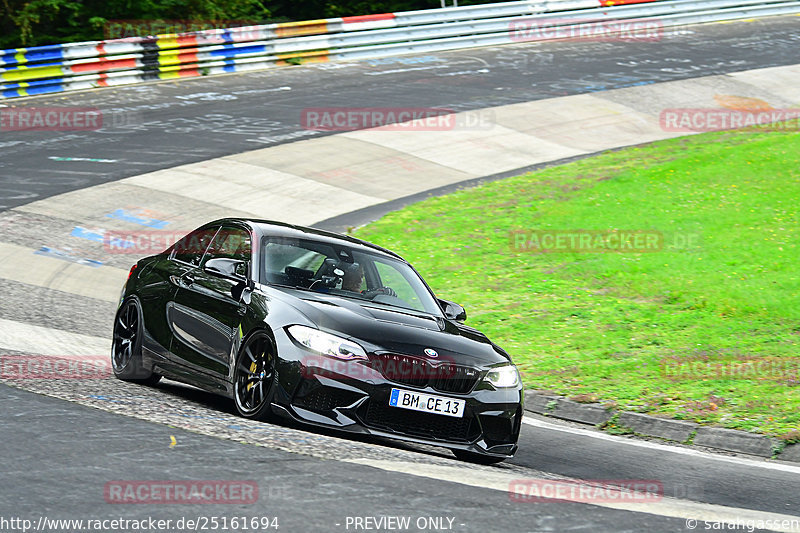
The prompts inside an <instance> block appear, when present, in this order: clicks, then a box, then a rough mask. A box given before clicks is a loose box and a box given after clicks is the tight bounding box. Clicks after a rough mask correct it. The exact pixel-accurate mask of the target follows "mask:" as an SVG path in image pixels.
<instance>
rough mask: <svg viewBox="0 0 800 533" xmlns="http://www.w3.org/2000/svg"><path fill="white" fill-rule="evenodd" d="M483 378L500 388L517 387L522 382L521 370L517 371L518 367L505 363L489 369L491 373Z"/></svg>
mask: <svg viewBox="0 0 800 533" xmlns="http://www.w3.org/2000/svg"><path fill="white" fill-rule="evenodd" d="M483 380H484V381H488V382H489V383H491V384H492V385H494V386H495V387H497V388H499V389H502V388H507V387H516V386H517V385H519V383H520V380H519V372H518V371H517V367H516V366H514V365H505V366H498V367H497V368H493V369H491V370H490V371H489V373H487V374H486V377H485V378H483Z"/></svg>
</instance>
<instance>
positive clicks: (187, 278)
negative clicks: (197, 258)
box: [183, 274, 194, 285]
mask: <svg viewBox="0 0 800 533" xmlns="http://www.w3.org/2000/svg"><path fill="white" fill-rule="evenodd" d="M183 282H184V283H186V285H191V284H192V283H194V278H193V277H192V276H190V275H188V274H187V275H186V276H183Z"/></svg>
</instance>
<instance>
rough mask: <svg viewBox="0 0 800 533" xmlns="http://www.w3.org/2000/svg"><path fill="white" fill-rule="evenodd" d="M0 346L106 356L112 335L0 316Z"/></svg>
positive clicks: (45, 352) (29, 351) (28, 351)
mask: <svg viewBox="0 0 800 533" xmlns="http://www.w3.org/2000/svg"><path fill="white" fill-rule="evenodd" d="M2 350H13V351H15V352H22V353H24V354H30V355H49V356H54V357H64V358H68V357H75V356H84V355H91V356H97V355H103V356H106V355H108V354H110V353H111V339H104V338H102V337H92V336H89V335H81V334H79V333H70V332H69V331H63V330H60V329H52V328H45V327H42V326H33V325H31V324H24V323H22V322H14V321H13V320H7V319H5V318H0V351H2Z"/></svg>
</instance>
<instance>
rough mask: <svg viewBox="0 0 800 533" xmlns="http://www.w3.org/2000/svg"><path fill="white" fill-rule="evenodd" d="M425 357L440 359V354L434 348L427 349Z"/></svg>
mask: <svg viewBox="0 0 800 533" xmlns="http://www.w3.org/2000/svg"><path fill="white" fill-rule="evenodd" d="M425 355H427V356H428V357H439V352H437V351H436V350H434V349H432V348H425Z"/></svg>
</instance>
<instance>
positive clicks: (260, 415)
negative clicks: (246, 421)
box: [233, 331, 276, 420]
mask: <svg viewBox="0 0 800 533" xmlns="http://www.w3.org/2000/svg"><path fill="white" fill-rule="evenodd" d="M275 358H276V353H275V344H274V343H273V342H272V338H271V337H270V336H269V335H268V334H267V333H266V332H263V331H258V332H256V333H253V334H252V335H250V336H249V337H248V338H247V340H246V341H245V342H244V343H243V344H242V347H241V348H240V349H239V354H238V356H237V357H236V368H235V370H234V374H233V400H234V403H235V404H236V411H237V412H238V413H239V415H241V416H243V417H245V418H250V419H253V420H266V419H267V418H269V417H270V415H271V414H272V410H271V406H270V397H271V395H270V392H271V391H272V384H273V382H274V381H275Z"/></svg>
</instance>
